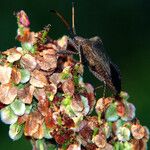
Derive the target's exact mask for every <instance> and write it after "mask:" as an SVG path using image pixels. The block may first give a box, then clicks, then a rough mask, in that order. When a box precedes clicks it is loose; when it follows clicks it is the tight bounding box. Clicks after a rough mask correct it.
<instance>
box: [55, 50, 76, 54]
mask: <svg viewBox="0 0 150 150" xmlns="http://www.w3.org/2000/svg"><path fill="white" fill-rule="evenodd" d="M57 54H64V55H77V54H78V52H73V51H70V50H58V51H57Z"/></svg>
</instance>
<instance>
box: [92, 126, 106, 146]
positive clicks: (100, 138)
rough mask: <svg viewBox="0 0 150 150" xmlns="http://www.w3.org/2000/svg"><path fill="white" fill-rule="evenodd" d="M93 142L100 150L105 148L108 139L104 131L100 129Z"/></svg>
mask: <svg viewBox="0 0 150 150" xmlns="http://www.w3.org/2000/svg"><path fill="white" fill-rule="evenodd" d="M92 141H93V142H94V143H95V144H96V146H97V147H99V148H104V147H105V146H106V143H107V142H106V137H105V134H104V133H103V131H102V129H99V133H98V134H97V135H96V136H94V137H93V139H92Z"/></svg>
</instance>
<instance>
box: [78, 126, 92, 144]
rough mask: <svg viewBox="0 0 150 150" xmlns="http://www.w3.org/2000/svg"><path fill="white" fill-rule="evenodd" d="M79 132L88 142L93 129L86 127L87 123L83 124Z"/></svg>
mask: <svg viewBox="0 0 150 150" xmlns="http://www.w3.org/2000/svg"><path fill="white" fill-rule="evenodd" d="M79 134H80V135H81V137H82V138H83V140H85V141H87V142H90V141H91V139H92V134H93V131H92V130H91V129H90V127H88V126H87V125H86V126H84V127H83V128H82V129H81V130H80V131H79Z"/></svg>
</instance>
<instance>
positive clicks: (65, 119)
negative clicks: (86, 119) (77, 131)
mask: <svg viewBox="0 0 150 150" xmlns="http://www.w3.org/2000/svg"><path fill="white" fill-rule="evenodd" d="M63 122H64V125H65V126H66V127H67V128H71V127H74V126H75V123H74V121H73V120H72V119H71V118H70V117H69V116H68V115H66V114H64V116H63Z"/></svg>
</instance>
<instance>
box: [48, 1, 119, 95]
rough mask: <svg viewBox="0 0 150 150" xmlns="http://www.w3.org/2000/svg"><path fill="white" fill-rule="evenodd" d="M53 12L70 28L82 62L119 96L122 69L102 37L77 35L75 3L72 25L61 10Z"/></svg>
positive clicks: (72, 39) (72, 41) (71, 36)
mask: <svg viewBox="0 0 150 150" xmlns="http://www.w3.org/2000/svg"><path fill="white" fill-rule="evenodd" d="M51 12H53V13H55V14H56V15H57V16H58V17H59V18H60V19H61V20H62V22H63V23H64V24H65V26H66V27H67V28H68V30H69V33H70V39H69V42H70V43H71V44H72V45H73V46H74V48H75V49H76V51H77V52H78V54H79V56H80V61H81V63H82V64H83V65H87V66H88V68H89V70H90V71H91V72H92V73H93V75H94V76H95V77H96V78H97V79H99V80H100V81H102V82H103V83H104V85H106V86H107V87H108V88H109V89H110V90H111V91H112V92H113V94H114V95H115V96H118V95H119V93H120V91H121V77H120V71H119V69H118V68H117V66H116V65H115V64H114V63H112V61H111V60H110V58H109V57H108V56H107V55H106V52H105V49H104V46H103V43H102V40H101V39H100V37H98V36H95V37H93V38H90V39H87V38H83V37H81V36H77V34H76V32H75V25H74V3H73V5H72V27H71V26H70V25H69V23H68V22H67V21H66V19H65V18H64V17H63V16H62V15H61V14H60V13H59V12H57V11H55V10H51ZM63 53H64V51H63ZM66 53H67V51H66ZM69 53H70V52H69ZM69 53H68V54H69Z"/></svg>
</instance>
